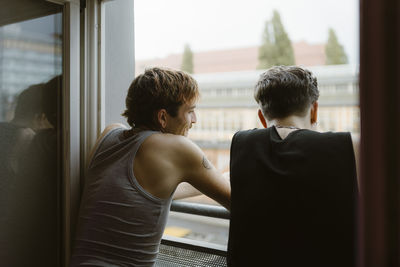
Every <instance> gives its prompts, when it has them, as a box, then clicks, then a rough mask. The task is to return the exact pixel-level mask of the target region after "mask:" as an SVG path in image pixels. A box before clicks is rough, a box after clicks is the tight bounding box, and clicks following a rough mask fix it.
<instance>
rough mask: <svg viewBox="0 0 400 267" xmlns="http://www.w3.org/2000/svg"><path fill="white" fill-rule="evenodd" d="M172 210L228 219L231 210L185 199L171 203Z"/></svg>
mask: <svg viewBox="0 0 400 267" xmlns="http://www.w3.org/2000/svg"><path fill="white" fill-rule="evenodd" d="M171 211H176V212H182V213H188V214H194V215H201V216H207V217H213V218H219V219H227V220H229V218H230V214H229V211H228V210H227V209H225V208H224V207H221V206H215V205H207V204H199V203H191V202H185V201H173V202H172V204H171Z"/></svg>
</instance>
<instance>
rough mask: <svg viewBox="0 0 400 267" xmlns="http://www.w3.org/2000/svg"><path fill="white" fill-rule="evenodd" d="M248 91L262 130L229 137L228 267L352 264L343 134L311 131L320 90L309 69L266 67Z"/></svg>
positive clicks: (349, 144) (351, 175)
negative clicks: (253, 90)
mask: <svg viewBox="0 0 400 267" xmlns="http://www.w3.org/2000/svg"><path fill="white" fill-rule="evenodd" d="M254 96H255V100H256V101H257V103H258V104H259V110H258V116H259V118H260V121H261V123H262V124H263V126H264V127H265V129H253V130H248V131H241V132H238V133H236V134H235V136H234V137H233V139H232V145H231V166H230V175H231V188H232V191H231V222H230V232H229V244H228V266H274V267H276V266H290V267H291V266H308V267H311V266H316V267H317V266H318V267H320V266H325V267H326V266H332V267H333V266H341V267H343V266H355V240H356V237H355V233H356V229H355V223H356V200H357V192H358V189H357V174H356V156H355V154H356V153H357V149H356V148H357V145H355V144H354V142H353V141H352V137H351V135H350V133H333V132H327V133H320V132H317V131H315V130H313V128H314V125H315V123H316V121H317V111H318V102H317V101H318V97H319V91H318V87H317V80H316V78H315V77H314V76H313V75H312V73H311V72H310V71H308V70H305V69H302V68H300V67H296V66H290V67H283V66H280V67H273V68H271V69H269V70H267V71H266V72H265V73H263V74H262V75H261V77H260V79H259V81H258V83H257V85H256V87H255V94H254ZM353 147H354V148H353Z"/></svg>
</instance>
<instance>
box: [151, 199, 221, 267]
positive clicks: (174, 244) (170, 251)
mask: <svg viewBox="0 0 400 267" xmlns="http://www.w3.org/2000/svg"><path fill="white" fill-rule="evenodd" d="M171 211H175V212H181V213H187V214H194V215H201V216H207V217H213V218H220V219H229V211H227V210H226V209H225V208H223V207H220V206H214V205H205V204H198V203H189V202H183V201H174V202H172V205H171ZM226 255H227V251H226V246H223V245H217V244H212V243H208V242H204V241H197V240H190V239H186V238H178V237H171V236H164V237H163V239H162V240H161V245H160V250H159V254H158V257H157V262H156V266H158V267H167V266H174V267H177V266H185V267H191V266H193V267H194V266H196V267H201V266H204V267H214V266H215V267H217V266H226Z"/></svg>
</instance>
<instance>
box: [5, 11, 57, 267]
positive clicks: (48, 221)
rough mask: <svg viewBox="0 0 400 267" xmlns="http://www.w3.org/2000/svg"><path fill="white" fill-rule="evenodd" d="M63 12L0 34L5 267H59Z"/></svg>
mask: <svg viewBox="0 0 400 267" xmlns="http://www.w3.org/2000/svg"><path fill="white" fill-rule="evenodd" d="M55 6H56V7H57V5H55ZM58 10H59V13H57V14H53V15H48V16H45V17H40V18H36V19H32V20H27V21H23V22H18V23H14V24H8V25H4V26H1V27H0V150H1V151H2V153H1V154H0V259H1V265H2V266H3V265H4V266H59V248H60V237H59V235H60V234H59V233H60V219H61V217H60V214H61V211H60V156H59V155H60V145H59V140H60V136H61V132H60V125H61V122H60V119H59V118H60V112H59V110H60V104H59V103H60V102H61V101H60V96H61V86H62V13H61V8H60V7H59V8H58Z"/></svg>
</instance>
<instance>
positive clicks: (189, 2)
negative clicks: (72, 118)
mask: <svg viewBox="0 0 400 267" xmlns="http://www.w3.org/2000/svg"><path fill="white" fill-rule="evenodd" d="M134 6H135V56H136V59H137V60H141V59H150V58H160V57H165V56H167V55H169V54H174V53H175V54H176V53H182V51H183V47H184V45H185V43H188V44H189V45H190V46H191V48H192V50H193V51H194V52H200V51H208V50H221V49H229V48H243V47H249V46H258V45H260V44H261V40H262V33H263V30H264V26H265V22H266V21H267V20H269V19H271V17H272V12H273V10H274V9H275V10H277V11H278V12H279V13H280V16H281V20H282V23H283V25H284V27H285V29H286V31H287V33H288V34H289V38H290V39H291V40H292V42H297V41H307V42H309V43H312V44H316V43H324V42H326V40H327V38H328V29H329V27H331V28H333V29H334V30H335V32H336V34H337V36H338V39H339V42H340V43H341V44H342V45H343V46H344V48H345V52H346V54H347V55H348V58H349V62H350V63H352V64H358V61H359V56H358V53H359V48H358V47H359V23H358V20H359V11H358V10H359V2H358V1H357V0H134Z"/></svg>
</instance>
